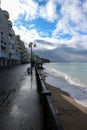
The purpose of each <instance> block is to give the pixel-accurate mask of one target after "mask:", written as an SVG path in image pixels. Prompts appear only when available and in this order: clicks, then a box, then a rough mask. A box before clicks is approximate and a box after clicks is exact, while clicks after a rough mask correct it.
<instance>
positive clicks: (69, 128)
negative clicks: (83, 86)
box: [40, 71, 87, 130]
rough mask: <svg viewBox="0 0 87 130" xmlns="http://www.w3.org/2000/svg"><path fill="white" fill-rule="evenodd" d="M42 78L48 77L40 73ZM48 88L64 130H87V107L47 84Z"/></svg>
mask: <svg viewBox="0 0 87 130" xmlns="http://www.w3.org/2000/svg"><path fill="white" fill-rule="evenodd" d="M40 74H41V76H42V78H43V79H44V78H46V75H44V74H43V72H42V71H40ZM45 84H46V87H47V89H48V90H50V91H51V93H52V96H51V98H52V104H53V106H54V107H55V109H56V110H57V111H58V112H59V114H58V116H59V118H60V120H61V122H62V125H63V127H64V130H87V107H84V106H82V105H80V104H78V103H77V102H76V101H75V100H74V99H73V98H71V96H70V95H69V94H68V93H66V92H65V91H62V90H60V89H58V88H56V87H55V86H51V85H49V84H48V83H46V82H45Z"/></svg>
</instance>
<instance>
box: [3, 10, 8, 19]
mask: <svg viewBox="0 0 87 130" xmlns="http://www.w3.org/2000/svg"><path fill="white" fill-rule="evenodd" d="M3 13H4V15H5V18H6V19H9V13H8V12H7V11H6V10H3Z"/></svg>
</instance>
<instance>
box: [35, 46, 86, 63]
mask: <svg viewBox="0 0 87 130" xmlns="http://www.w3.org/2000/svg"><path fill="white" fill-rule="evenodd" d="M36 53H37V54H39V55H40V56H41V57H45V58H49V59H50V60H51V61H58V62H87V50H86V49H80V48H73V47H69V46H67V45H61V46H59V47H57V48H55V49H52V50H48V49H44V50H37V51H36Z"/></svg>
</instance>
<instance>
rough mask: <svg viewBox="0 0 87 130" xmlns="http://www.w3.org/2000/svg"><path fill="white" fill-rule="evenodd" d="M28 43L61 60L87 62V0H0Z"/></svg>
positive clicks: (16, 29) (41, 54)
mask: <svg viewBox="0 0 87 130" xmlns="http://www.w3.org/2000/svg"><path fill="white" fill-rule="evenodd" d="M1 8H2V9H3V10H7V11H8V12H9V14H10V20H11V21H12V23H13V29H14V30H15V33H16V34H19V35H20V36H21V39H22V40H23V41H24V42H25V45H26V47H28V44H29V43H30V41H31V42H33V43H36V48H33V50H34V52H35V53H37V54H39V55H40V56H41V57H45V58H49V59H51V60H52V61H59V62H77V61H78V62H87V0H1Z"/></svg>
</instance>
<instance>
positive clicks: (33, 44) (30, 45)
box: [29, 42, 36, 75]
mask: <svg viewBox="0 0 87 130" xmlns="http://www.w3.org/2000/svg"><path fill="white" fill-rule="evenodd" d="M29 47H30V48H31V75H32V67H33V60H32V47H36V44H35V43H33V42H30V43H29Z"/></svg>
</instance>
